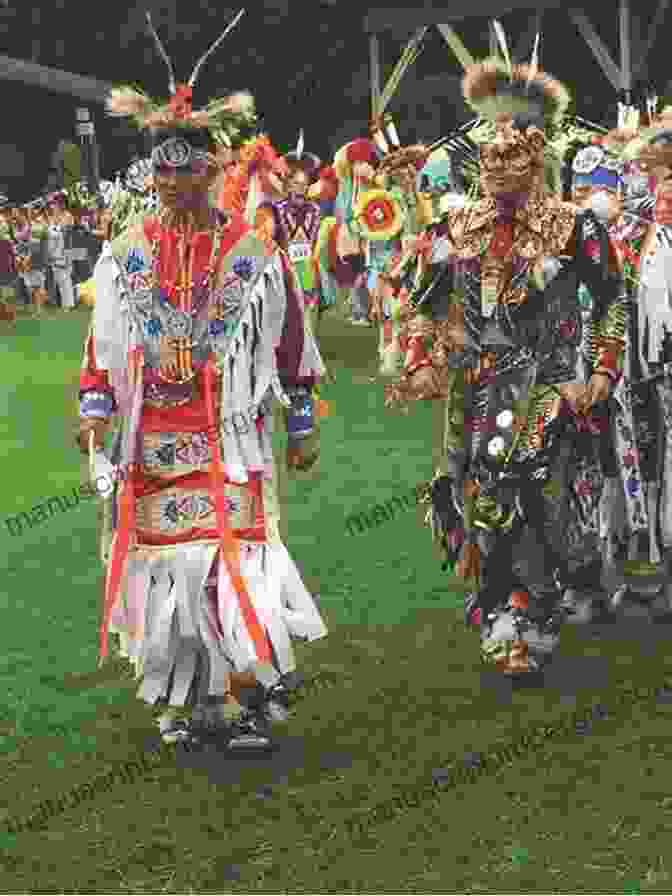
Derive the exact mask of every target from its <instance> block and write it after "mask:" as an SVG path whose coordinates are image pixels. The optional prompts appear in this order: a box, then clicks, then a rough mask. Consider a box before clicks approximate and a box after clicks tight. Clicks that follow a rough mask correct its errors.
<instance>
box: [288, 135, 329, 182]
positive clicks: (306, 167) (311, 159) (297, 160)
mask: <svg viewBox="0 0 672 896" xmlns="http://www.w3.org/2000/svg"><path fill="white" fill-rule="evenodd" d="M283 158H284V159H285V161H286V162H287V164H288V165H289V167H290V168H291V169H297V168H300V169H301V170H303V171H305V173H306V174H307V176H308V177H309V178H310V180H311V181H314V180H316V179H317V177H318V175H319V173H320V168H321V166H322V160H321V159H320V158H319V156H316V155H315V153H313V152H306V143H305V138H304V134H303V128H301V131H300V133H299V139H298V140H297V142H296V149H293V150H292V151H291V152H287V153H285V155H284V157H283Z"/></svg>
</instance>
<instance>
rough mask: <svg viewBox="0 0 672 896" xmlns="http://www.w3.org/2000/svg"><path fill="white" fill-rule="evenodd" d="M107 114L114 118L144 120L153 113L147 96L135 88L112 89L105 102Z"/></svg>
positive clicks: (152, 106) (153, 107) (152, 107)
mask: <svg viewBox="0 0 672 896" xmlns="http://www.w3.org/2000/svg"><path fill="white" fill-rule="evenodd" d="M105 109H106V111H107V114H108V115H110V116H112V117H114V118H117V117H118V118H125V117H128V118H137V119H144V118H145V117H147V116H148V115H150V113H152V112H153V111H155V105H154V103H153V102H152V100H151V99H150V98H149V97H148V96H147V94H145V93H143V92H142V91H140V90H138V89H137V88H135V87H113V88H112V90H111V91H110V93H109V95H108V97H107V100H106V102H105Z"/></svg>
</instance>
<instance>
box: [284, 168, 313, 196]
mask: <svg viewBox="0 0 672 896" xmlns="http://www.w3.org/2000/svg"><path fill="white" fill-rule="evenodd" d="M309 186H310V182H309V180H308V177H307V175H306V173H305V171H294V172H293V173H292V174H291V175H290V176H289V179H288V181H287V191H288V192H289V194H290V195H291V196H301V197H302V198H305V196H306V193H307V192H308V187H309Z"/></svg>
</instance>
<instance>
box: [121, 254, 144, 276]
mask: <svg viewBox="0 0 672 896" xmlns="http://www.w3.org/2000/svg"><path fill="white" fill-rule="evenodd" d="M146 269H147V259H146V258H145V256H144V254H143V253H142V252H141V251H140V250H139V249H131V251H130V252H129V253H128V257H127V258H126V273H127V274H137V273H139V272H140V271H144V270H146Z"/></svg>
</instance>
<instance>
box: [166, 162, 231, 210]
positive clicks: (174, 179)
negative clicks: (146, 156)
mask: <svg viewBox="0 0 672 896" xmlns="http://www.w3.org/2000/svg"><path fill="white" fill-rule="evenodd" d="M215 177H216V172H215V171H214V169H213V168H211V167H210V166H209V165H208V163H207V162H206V161H198V162H194V163H193V164H192V165H191V166H189V167H186V166H185V167H184V168H171V167H168V166H167V165H164V166H161V165H160V166H157V167H156V168H155V169H154V186H155V187H156V190H157V192H158V194H159V198H160V199H161V203H162V205H164V206H165V207H166V208H168V209H171V210H172V211H188V210H189V209H191V208H198V207H201V206H202V205H203V204H204V202H205V201H207V198H208V190H209V189H210V185H211V184H212V183H213V181H214V179H215Z"/></svg>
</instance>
